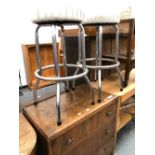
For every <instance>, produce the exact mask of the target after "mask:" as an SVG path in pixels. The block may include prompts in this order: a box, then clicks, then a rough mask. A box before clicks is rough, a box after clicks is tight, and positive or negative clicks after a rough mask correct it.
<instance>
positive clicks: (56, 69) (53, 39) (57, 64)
mask: <svg viewBox="0 0 155 155" xmlns="http://www.w3.org/2000/svg"><path fill="white" fill-rule="evenodd" d="M52 43H53V53H54V64H55V75H56V77H60V71H59V62H58V52H57V46H56V26H55V25H53V26H52ZM56 84H57V92H56V108H57V125H61V123H62V122H61V109H60V82H59V81H56Z"/></svg>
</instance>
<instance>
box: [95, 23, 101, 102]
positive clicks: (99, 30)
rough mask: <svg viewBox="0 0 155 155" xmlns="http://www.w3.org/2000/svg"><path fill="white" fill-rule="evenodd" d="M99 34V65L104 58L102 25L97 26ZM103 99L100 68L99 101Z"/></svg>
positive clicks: (99, 71)
mask: <svg viewBox="0 0 155 155" xmlns="http://www.w3.org/2000/svg"><path fill="white" fill-rule="evenodd" d="M97 36H98V44H97V45H96V46H98V65H99V66H101V65H102V62H101V58H102V26H99V27H98V28H97ZM101 100H102V79H101V69H98V102H101Z"/></svg>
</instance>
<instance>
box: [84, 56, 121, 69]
mask: <svg viewBox="0 0 155 155" xmlns="http://www.w3.org/2000/svg"><path fill="white" fill-rule="evenodd" d="M95 60H101V61H107V62H114V63H115V64H112V65H102V66H94V65H86V67H87V68H89V69H111V68H116V67H118V66H119V65H120V62H119V61H115V60H113V59H108V58H98V59H96V58H87V59H85V61H86V62H87V61H95Z"/></svg>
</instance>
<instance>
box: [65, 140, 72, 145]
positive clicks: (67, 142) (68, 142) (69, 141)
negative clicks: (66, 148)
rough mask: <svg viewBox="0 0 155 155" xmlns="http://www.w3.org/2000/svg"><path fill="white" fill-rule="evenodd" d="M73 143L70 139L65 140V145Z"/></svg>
mask: <svg viewBox="0 0 155 155" xmlns="http://www.w3.org/2000/svg"><path fill="white" fill-rule="evenodd" d="M72 142H73V139H72V138H67V139H66V141H65V145H69V144H71V143H72Z"/></svg>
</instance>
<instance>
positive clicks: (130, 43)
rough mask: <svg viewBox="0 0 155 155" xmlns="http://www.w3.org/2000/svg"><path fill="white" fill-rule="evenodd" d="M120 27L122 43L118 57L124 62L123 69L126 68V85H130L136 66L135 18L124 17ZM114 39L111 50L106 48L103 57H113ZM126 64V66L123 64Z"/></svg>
mask: <svg viewBox="0 0 155 155" xmlns="http://www.w3.org/2000/svg"><path fill="white" fill-rule="evenodd" d="M119 28H120V45H119V55H118V59H119V61H120V63H122V66H121V67H122V69H125V74H124V86H127V85H128V80H129V74H130V71H131V70H132V68H134V67H135V19H123V20H121V22H120V24H119ZM113 47H114V44H113V39H111V51H109V53H106V49H105V50H104V51H105V53H103V57H106V58H111V57H114V55H113ZM123 65H125V66H123Z"/></svg>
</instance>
